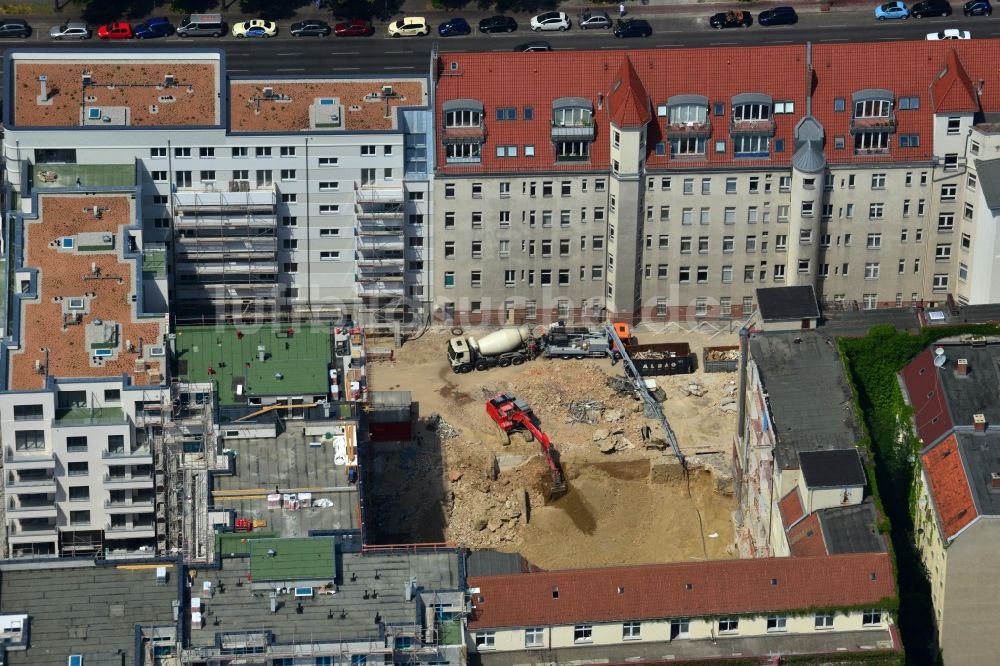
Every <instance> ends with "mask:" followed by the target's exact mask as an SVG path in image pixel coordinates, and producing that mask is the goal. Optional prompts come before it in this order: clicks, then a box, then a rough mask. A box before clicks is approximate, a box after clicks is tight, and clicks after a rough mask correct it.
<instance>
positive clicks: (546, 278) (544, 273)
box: [538, 268, 552, 287]
mask: <svg viewBox="0 0 1000 666" xmlns="http://www.w3.org/2000/svg"><path fill="white" fill-rule="evenodd" d="M538 284H540V285H542V286H543V287H544V286H548V285H551V284H552V269H551V268H543V269H542V270H541V271H539V273H538Z"/></svg>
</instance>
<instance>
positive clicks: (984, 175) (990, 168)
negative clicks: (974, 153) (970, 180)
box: [976, 159, 1000, 210]
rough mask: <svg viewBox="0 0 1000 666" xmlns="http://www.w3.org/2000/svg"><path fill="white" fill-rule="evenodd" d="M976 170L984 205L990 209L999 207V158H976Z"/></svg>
mask: <svg viewBox="0 0 1000 666" xmlns="http://www.w3.org/2000/svg"><path fill="white" fill-rule="evenodd" d="M976 171H978V172H979V182H981V183H982V185H981V187H982V188H983V198H984V199H986V205H987V206H989V207H990V209H992V210H996V209H997V208H1000V159H995V160H976Z"/></svg>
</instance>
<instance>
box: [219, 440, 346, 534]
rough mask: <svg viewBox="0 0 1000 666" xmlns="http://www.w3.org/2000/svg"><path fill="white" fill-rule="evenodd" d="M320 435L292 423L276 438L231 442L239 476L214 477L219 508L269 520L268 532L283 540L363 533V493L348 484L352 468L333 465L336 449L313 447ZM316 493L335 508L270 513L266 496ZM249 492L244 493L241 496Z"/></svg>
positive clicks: (315, 494)
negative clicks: (312, 534) (348, 531)
mask: <svg viewBox="0 0 1000 666" xmlns="http://www.w3.org/2000/svg"><path fill="white" fill-rule="evenodd" d="M316 439H318V438H317V437H313V436H307V435H304V434H303V428H302V423H301V422H291V421H290V422H288V428H287V430H285V432H283V433H281V434H280V435H278V437H277V438H276V439H270V438H265V439H227V440H226V448H228V449H232V450H233V451H234V452H235V453H236V462H235V474H233V475H232V476H219V475H215V476H213V482H212V489H213V492H214V494H213V499H214V506H215V507H217V508H226V509H232V510H234V511H235V512H236V517H237V518H251V519H258V520H266V521H267V527H266V528H261V530H263V531H267V532H275V533H277V534H278V535H279V536H283V537H296V536H308V535H309V531H310V530H341V529H358V528H359V527H358V513H357V506H358V489H357V485H352V484H350V483H348V481H347V467H345V466H343V465H337V464H336V463H335V461H334V455H335V451H334V447H333V446H329V445H325V446H309V442H311V441H315V440H316ZM275 487H277V488H279V489H280V490H281V492H283V493H284V492H311V493H312V499H313V503H314V504H315V502H316V500H318V499H326V500H330V501H331V502H333V506H331V507H325V508H319V507H315V506H313V507H312V508H308V509H305V508H303V509H297V510H294V511H292V510H288V509H280V508H279V509H268V508H267V494H268V493H274V489H275ZM238 491H245V492H238Z"/></svg>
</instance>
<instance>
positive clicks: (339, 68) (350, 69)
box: [330, 67, 361, 72]
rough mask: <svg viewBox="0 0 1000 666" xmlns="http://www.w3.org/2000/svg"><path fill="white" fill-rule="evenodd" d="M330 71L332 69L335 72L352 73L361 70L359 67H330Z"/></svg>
mask: <svg viewBox="0 0 1000 666" xmlns="http://www.w3.org/2000/svg"><path fill="white" fill-rule="evenodd" d="M330 69H332V70H333V71H335V72H347V71H351V72H353V71H357V70H359V69H361V68H360V67H331V68H330Z"/></svg>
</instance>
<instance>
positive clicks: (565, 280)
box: [559, 258, 610, 287]
mask: <svg viewBox="0 0 1000 666" xmlns="http://www.w3.org/2000/svg"><path fill="white" fill-rule="evenodd" d="M609 259H610V258H609ZM568 284H569V269H568V268H560V269H559V286H561V287H565V286H566V285H568Z"/></svg>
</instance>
